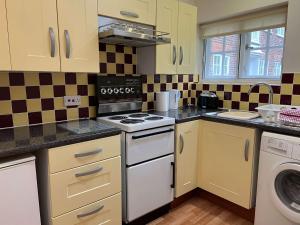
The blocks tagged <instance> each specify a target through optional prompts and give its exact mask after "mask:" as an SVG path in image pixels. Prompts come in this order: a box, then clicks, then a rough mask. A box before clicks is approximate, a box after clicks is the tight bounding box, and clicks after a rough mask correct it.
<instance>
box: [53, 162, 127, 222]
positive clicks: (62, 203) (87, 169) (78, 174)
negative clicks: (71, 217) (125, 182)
mask: <svg viewBox="0 0 300 225" xmlns="http://www.w3.org/2000/svg"><path fill="white" fill-rule="evenodd" d="M50 192H51V206H52V217H56V216H59V215H62V214H64V213H66V212H69V211H71V210H74V209H78V208H80V207H82V206H84V205H87V204H90V203H91V202H94V201H95V200H96V199H102V198H106V197H108V196H111V195H114V194H116V193H118V192H121V157H120V156H118V157H115V158H112V159H107V160H104V161H101V162H97V163H93V164H89V165H86V166H82V167H79V168H76V169H71V170H67V171H63V172H59V173H55V174H51V175H50Z"/></svg>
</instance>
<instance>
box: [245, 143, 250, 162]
mask: <svg viewBox="0 0 300 225" xmlns="http://www.w3.org/2000/svg"><path fill="white" fill-rule="evenodd" d="M244 159H245V161H246V162H248V160H249V140H248V139H247V140H246V141H245V145H244Z"/></svg>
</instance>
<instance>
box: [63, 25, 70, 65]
mask: <svg viewBox="0 0 300 225" xmlns="http://www.w3.org/2000/svg"><path fill="white" fill-rule="evenodd" d="M64 33H65V39H66V58H67V59H69V58H70V56H71V38H70V33H69V31H68V30H65V32H64Z"/></svg>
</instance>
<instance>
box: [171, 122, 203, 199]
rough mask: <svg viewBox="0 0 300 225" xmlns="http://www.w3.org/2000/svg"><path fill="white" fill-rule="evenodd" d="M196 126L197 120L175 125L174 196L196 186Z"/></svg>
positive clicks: (197, 124)
mask: <svg viewBox="0 0 300 225" xmlns="http://www.w3.org/2000/svg"><path fill="white" fill-rule="evenodd" d="M198 127H199V121H198V120H196V121H191V122H186V123H181V124H177V125H176V178H175V180H176V185H175V187H176V189H175V197H176V198H177V197H180V196H181V195H183V194H185V193H187V192H190V191H192V190H193V189H195V188H196V187H197V155H198V139H199V132H198Z"/></svg>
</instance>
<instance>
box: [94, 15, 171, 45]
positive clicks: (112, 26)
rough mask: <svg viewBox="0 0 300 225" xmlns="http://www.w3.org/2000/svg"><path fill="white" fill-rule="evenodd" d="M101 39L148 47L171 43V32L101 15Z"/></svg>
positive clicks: (116, 43)
mask: <svg viewBox="0 0 300 225" xmlns="http://www.w3.org/2000/svg"><path fill="white" fill-rule="evenodd" d="M99 25H100V26H99V41H100V42H101V43H106V44H113V45H125V46H134V47H146V46H151V45H161V44H169V43H171V38H169V37H168V36H169V33H167V32H161V31H156V30H155V29H154V28H153V27H152V26H149V25H141V24H136V23H132V22H127V21H123V20H118V19H111V18H107V17H103V16H100V17H99Z"/></svg>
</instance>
